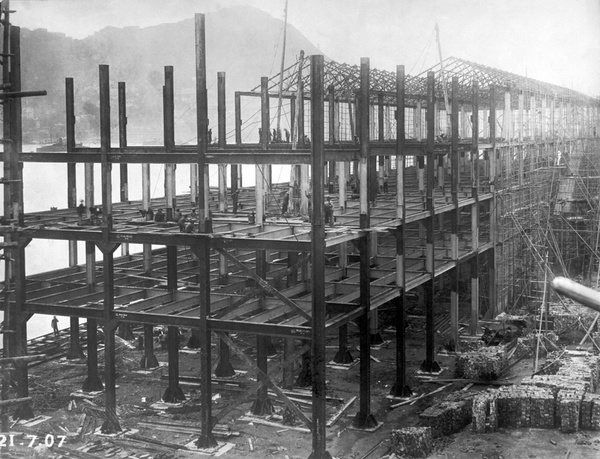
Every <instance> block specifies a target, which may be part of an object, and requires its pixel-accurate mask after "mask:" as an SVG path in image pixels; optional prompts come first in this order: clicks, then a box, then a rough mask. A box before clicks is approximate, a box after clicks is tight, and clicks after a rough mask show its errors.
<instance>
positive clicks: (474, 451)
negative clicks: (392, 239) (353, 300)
mask: <svg viewBox="0 0 600 459" xmlns="http://www.w3.org/2000/svg"><path fill="white" fill-rule="evenodd" d="M387 326H389V324H388V325H386V324H385V322H384V323H382V337H383V338H384V340H385V343H384V345H383V346H381V347H379V348H374V349H373V350H372V355H373V357H375V359H377V360H373V361H372V362H371V370H372V387H371V395H372V397H371V403H372V405H371V406H372V413H373V415H374V416H375V419H376V420H377V421H378V422H379V428H378V429H377V430H375V431H373V432H365V431H358V430H353V429H352V420H353V417H354V415H355V414H356V412H357V409H358V399H357V400H356V401H355V402H354V403H353V405H351V406H350V408H349V409H348V410H347V411H346V412H345V414H344V415H343V416H342V417H341V418H340V419H339V420H338V421H337V422H336V423H335V424H334V425H333V426H332V427H330V428H328V429H327V444H328V451H329V452H330V453H331V455H332V456H333V457H337V458H340V459H342V458H343V459H350V458H352V459H359V458H360V459H362V458H369V459H371V458H382V457H390V442H389V437H390V432H391V430H392V429H397V428H401V427H407V426H415V425H418V422H419V418H418V415H419V413H421V412H422V411H423V410H425V409H426V408H427V407H428V406H430V405H431V404H433V403H434V402H435V401H436V400H438V399H439V398H440V397H442V396H443V395H445V394H446V393H448V392H450V391H457V390H461V389H462V388H463V387H464V386H465V385H466V384H465V383H464V382H462V381H461V382H456V383H454V384H453V385H452V386H451V387H449V388H447V389H445V390H444V391H441V392H439V393H437V394H436V395H435V396H431V397H428V398H423V399H421V400H419V401H417V402H416V403H415V404H414V405H404V406H401V407H398V408H396V409H390V404H391V403H392V401H391V400H390V399H388V398H387V397H386V396H387V395H388V393H389V391H390V387H391V384H393V381H394V375H395V341H394V337H395V334H394V331H393V330H392V329H390V328H385V327H387ZM407 331H408V342H407V345H408V352H407V365H408V368H409V371H408V385H409V387H410V388H411V389H412V390H413V392H414V393H416V394H422V393H426V392H431V391H432V390H435V389H438V388H440V387H441V384H440V383H437V384H436V383H431V382H423V381H421V380H419V379H417V378H416V371H417V370H418V368H419V365H420V363H421V362H422V360H423V358H424V352H425V349H424V324H423V321H422V320H418V319H417V320H411V321H409V327H408V328H407ZM349 338H350V344H351V349H352V350H353V352H352V353H353V356H354V357H355V358H356V357H358V351H357V346H358V328H357V327H356V326H355V325H354V324H351V325H350V326H349ZM234 339H235V340H236V341H237V342H238V343H240V344H241V345H242V346H243V347H244V346H245V347H246V352H247V353H248V354H249V355H251V357H252V353H253V351H254V349H253V346H252V343H254V339H253V337H252V336H249V335H248V336H245V335H237V336H235V338H234ZM445 341H446V338H445V337H444V336H443V335H442V334H441V333H440V334H438V335H437V336H436V343H437V344H438V346H439V350H440V352H439V353H438V354H437V356H436V360H437V362H438V363H439V364H440V366H441V367H442V368H445V370H444V372H443V373H442V374H441V375H440V376H439V378H452V377H453V365H454V355H453V354H451V353H445V352H442V351H443V349H442V345H443V343H444V342H445ZM336 342H337V337H336V336H331V337H330V339H329V340H328V343H327V344H328V359H329V360H330V359H332V358H333V356H334V354H335V352H336V349H335V345H336ZM275 345H276V347H277V349H278V350H281V349H282V348H283V343H282V342H279V341H277V340H275ZM131 347H132V348H133V347H134V346H133V342H132V344H131ZM215 351H216V349H215ZM156 354H157V357H158V360H159V361H160V362H166V361H167V355H166V352H165V351H157V353H156ZM213 354H216V352H214V353H213ZM141 356H142V351H139V350H137V349H135V348H133V349H126V348H123V349H122V350H121V351H120V352H119V358H118V367H117V369H118V374H119V377H118V380H117V384H118V389H117V400H118V406H119V408H118V416H119V421H120V423H121V427H122V428H123V429H125V430H127V429H129V433H131V432H132V431H131V429H138V431H137V432H135V435H137V436H138V439H132V438H131V437H127V436H124V437H123V436H120V437H107V436H100V435H92V434H91V433H87V434H86V435H83V436H81V435H78V433H77V432H78V429H79V428H80V427H81V426H82V424H84V422H83V421H84V418H85V416H86V415H85V414H84V407H86V406H87V405H89V406H91V404H90V402H91V403H95V404H97V405H98V406H103V394H99V395H98V396H97V397H95V398H92V399H90V400H89V401H88V402H86V401H84V400H82V399H81V398H77V399H76V401H75V404H73V403H71V400H72V397H71V396H70V394H71V393H73V392H76V391H78V390H79V389H80V388H81V386H82V383H83V381H84V379H85V374H86V365H85V362H83V361H82V362H66V361H64V359H63V360H52V361H48V362H45V363H43V364H42V365H39V366H37V367H35V368H32V369H31V371H30V381H31V382H30V392H31V395H32V396H33V398H34V412H35V415H36V416H37V415H42V416H49V417H50V418H49V419H47V420H44V421H43V422H41V423H39V424H36V425H34V426H30V427H27V426H24V425H21V424H16V425H14V426H12V427H11V429H10V432H11V433H13V434H14V435H15V437H14V438H15V439H16V440H15V441H14V443H15V446H14V447H12V448H2V452H3V455H2V457H61V456H66V455H67V453H69V456H70V457H84V458H93V457H120V458H125V457H129V458H139V459H142V458H150V457H152V458H160V459H166V458H188V457H189V458H191V457H200V455H199V453H197V452H190V451H184V450H182V449H176V448H177V446H178V445H179V446H182V445H185V444H188V443H190V442H191V441H193V440H194V439H195V438H197V435H196V434H195V433H193V431H189V430H188V431H185V429H184V431H182V432H173V431H171V430H166V428H162V427H161V425H160V424H156V423H163V424H162V425H167V426H171V427H172V426H175V425H187V426H199V420H200V412H199V406H198V404H197V403H194V401H197V399H198V392H197V390H198V386H197V385H188V384H186V383H185V382H184V381H182V384H181V386H182V388H183V390H184V392H185V394H186V397H187V401H186V402H185V403H184V404H182V405H179V406H170V407H168V409H165V406H158V407H157V405H155V403H156V402H157V401H159V400H160V398H161V396H162V394H163V393H164V390H165V388H166V387H167V380H166V379H165V378H166V376H167V374H168V371H167V367H166V366H161V367H160V368H158V369H156V370H154V371H150V372H148V374H141V373H138V372H137V371H138V370H139V361H140V359H141ZM278 358H280V357H277V356H276V357H274V360H277V359H278ZM101 363H102V359H101ZM232 363H233V365H234V367H235V368H236V369H240V370H241V369H244V367H243V365H242V363H241V361H240V360H239V359H237V358H236V356H235V355H233V357H232ZM532 366H533V363H532V360H531V359H529V358H528V359H525V360H523V361H521V362H520V363H519V364H518V365H516V366H515V367H514V368H513V369H512V373H511V375H510V378H512V379H511V381H514V382H518V381H519V379H520V378H522V377H524V376H527V375H531V373H532V372H533V369H532ZM198 368H199V356H198V355H197V354H195V353H189V352H185V351H182V352H181V353H180V374H181V376H182V379H183V377H184V376H189V377H198V374H199V371H198ZM161 376H162V378H161ZM327 378H328V380H327V387H328V394H327V395H328V396H330V397H333V398H336V399H342V400H343V401H347V400H349V399H350V398H351V397H353V396H355V395H358V380H359V365H357V364H356V365H354V366H352V367H351V368H349V369H344V370H342V369H329V370H328V373H327ZM234 380H235V383H236V384H238V385H240V386H242V387H243V385H244V383H250V382H251V378H250V377H249V376H247V375H240V376H238V377H236V378H234ZM276 381H277V379H276ZM489 387H490V386H487V385H475V386H473V387H472V388H471V390H485V389H487V388H489ZM235 390H237V392H236V391H235ZM239 390H240V389H239V387H238V386H237V385H236V386H234V390H223V389H219V388H217V387H213V396H214V399H215V400H214V403H213V414H215V413H218V412H219V411H220V410H221V409H222V408H223V407H224V406H225V405H226V404H227V402H228V400H230V399H231V398H232V397H234V396H235V395H236V394H237V393H239ZM251 402H252V399H250V400H249V401H247V402H246V403H243V404H240V405H239V406H238V407H236V408H235V410H234V411H233V412H232V413H230V415H229V416H227V417H226V418H225V422H224V424H227V426H228V427H229V428H230V429H231V430H232V431H234V432H236V433H239V436H231V437H229V438H227V439H219V442H220V444H223V443H224V442H228V443H231V444H232V445H233V446H230V448H231V449H229V450H228V451H226V452H224V453H223V454H222V455H221V456H220V457H225V458H242V457H244V458H265V457H268V458H270V457H273V458H281V459H284V458H288V459H292V458H298V459H300V458H307V457H308V456H309V454H310V451H311V442H312V437H311V435H310V433H304V432H299V431H294V430H288V429H287V428H286V427H285V426H276V427H272V426H266V425H260V424H257V423H253V422H248V421H243V420H241V419H240V418H242V417H243V416H245V415H246V414H248V413H249V410H250V406H251ZM273 404H274V406H275V410H276V411H277V412H279V413H281V412H282V410H283V408H282V407H283V405H282V404H281V403H279V402H278V401H277V400H276V398H275V397H273ZM341 404H342V403H341V402H339V401H338V402H337V403H333V402H332V403H331V404H329V405H328V416H329V415H330V414H333V413H334V412H335V411H336V410H337V409H338V408H339V406H340V405H341ZM301 406H302V407H303V408H304V409H305V412H306V413H307V414H308V415H309V416H310V408H309V405H308V403H305V404H302V405H301ZM88 411H89V410H88ZM274 421H275V422H277V423H279V424H281V423H282V421H281V419H277V418H276V419H274ZM140 423H146V424H143V425H141V424H140ZM148 423H150V424H148ZM152 423H154V424H152ZM100 424H101V420H99V421H97V424H96V427H99V426H100ZM298 425H300V424H298ZM88 427H89V426H88ZM21 434H25V435H27V434H37V435H38V437H39V439H40V441H39V442H38V443H42V445H40V446H38V447H37V448H33V446H32V447H29V446H28V445H27V444H28V443H29V442H30V440H31V437H27V436H26V437H22V436H21ZM59 435H64V436H65V437H66V438H65V439H64V442H63V445H61V447H58V446H57V445H56V443H58V440H59V438H58V436H59ZM47 436H49V437H47ZM134 438H135V437H134ZM139 438H143V439H144V440H142V441H139ZM42 439H44V440H46V439H50V440H54V442H55V446H54V447H53V448H51V449H47V448H45V447H44V446H43V443H44V442H43V441H42ZM0 441H1V437H0ZM153 442H162V443H163V445H159V444H156V443H153ZM20 443H25V444H26V445H24V446H20ZM164 444H167V446H165V445H164ZM78 448H80V450H79V451H77V449H78ZM391 457H393V456H391ZM430 457H432V458H436V459H437V458H439V459H441V458H467V459H468V458H507V459H508V458H555V457H556V458H565V457H570V458H596V457H600V433H597V432H589V431H585V432H579V433H576V434H563V433H561V432H560V431H559V430H558V429H555V430H540V429H521V430H500V431H498V432H496V433H493V434H484V435H481V434H479V435H476V434H473V433H472V432H471V431H470V428H469V426H467V427H466V428H465V429H464V430H463V431H462V432H460V433H458V434H455V435H451V436H448V437H443V438H441V439H438V440H436V450H435V452H434V454H433V455H431V456H430Z"/></svg>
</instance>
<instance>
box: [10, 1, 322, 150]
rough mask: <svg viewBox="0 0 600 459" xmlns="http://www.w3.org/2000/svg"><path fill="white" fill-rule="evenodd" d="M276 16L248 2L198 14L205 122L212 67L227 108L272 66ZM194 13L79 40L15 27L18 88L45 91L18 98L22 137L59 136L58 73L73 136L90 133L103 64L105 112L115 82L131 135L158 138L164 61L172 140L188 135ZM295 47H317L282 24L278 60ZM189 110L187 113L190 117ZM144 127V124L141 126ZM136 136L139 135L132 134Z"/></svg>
mask: <svg viewBox="0 0 600 459" xmlns="http://www.w3.org/2000/svg"><path fill="white" fill-rule="evenodd" d="M282 30H283V21H281V20H279V19H276V18H273V17H272V16H270V15H269V14H268V13H265V12H263V11H262V10H259V9H257V8H253V7H250V6H243V7H229V8H224V9H221V10H219V11H216V12H209V13H206V52H207V86H208V88H209V89H208V93H209V94H208V96H209V118H211V119H212V121H214V122H211V123H210V124H211V125H216V81H217V72H218V71H225V72H226V75H227V76H226V79H227V81H226V87H227V90H228V96H227V101H228V104H227V105H228V113H230V114H232V113H233V92H234V91H246V90H249V89H250V88H252V87H255V86H257V85H258V84H259V83H260V78H261V77H262V76H269V77H270V76H273V75H276V74H277V73H279V68H280V62H281V42H282V36H281V35H282ZM194 37H195V34H194V18H188V19H184V20H183V21H178V22H173V23H165V24H160V25H153V26H146V27H138V26H128V27H124V28H120V27H112V26H109V27H106V28H103V29H102V30H99V31H97V32H95V33H93V34H92V35H90V36H88V37H85V38H83V39H75V38H71V37H69V36H68V35H66V34H63V33H56V32H49V31H48V30H46V29H35V30H28V29H22V30H21V49H22V51H21V52H22V59H21V60H22V75H23V82H22V87H23V88H24V90H34V89H45V90H46V91H47V92H48V96H46V97H43V98H35V99H28V100H26V101H24V104H23V107H24V129H23V131H24V134H25V137H26V139H25V140H26V141H44V140H46V138H49V139H55V138H57V137H62V136H64V120H65V115H64V113H65V102H64V100H65V95H64V87H65V78H66V77H72V78H73V79H74V87H75V111H76V116H77V117H78V118H77V126H76V131H77V135H78V141H79V140H84V141H85V140H86V138H94V137H95V136H96V135H97V134H95V132H97V129H98V113H97V111H98V65H100V64H108V65H109V66H110V79H111V112H112V113H111V115H112V119H113V120H115V121H113V124H115V123H116V119H117V114H116V113H117V112H116V109H117V99H116V97H117V82H118V81H124V82H125V83H126V88H127V110H128V127H129V131H130V133H131V134H130V138H131V140H132V142H130V143H132V144H133V143H137V142H140V141H143V140H148V139H145V137H148V136H151V137H152V138H153V139H157V138H162V85H163V83H164V66H167V65H172V66H173V68H174V79H175V93H176V108H175V110H176V112H175V119H176V120H177V119H179V120H178V126H176V128H178V130H179V132H178V133H177V132H176V134H177V135H178V137H179V139H178V141H179V140H181V139H184V138H185V139H186V140H187V139H189V137H190V135H192V132H193V133H194V135H195V110H191V109H190V107H191V106H192V105H195V92H194V91H195V43H194V40H195V38H194ZM300 50H304V51H305V53H306V54H320V51H319V50H318V49H317V48H316V47H315V46H314V45H313V44H312V43H311V42H310V41H309V40H308V39H307V38H306V37H304V36H303V35H302V33H301V32H299V31H298V30H297V29H296V28H295V27H293V26H290V25H288V31H287V45H286V66H289V65H290V64H291V63H292V62H293V60H294V59H297V55H298V54H299V52H300ZM190 112H191V116H190ZM144 131H152V132H151V133H147V132H144ZM138 137H139V138H138Z"/></svg>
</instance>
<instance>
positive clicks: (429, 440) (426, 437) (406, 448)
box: [391, 427, 433, 457]
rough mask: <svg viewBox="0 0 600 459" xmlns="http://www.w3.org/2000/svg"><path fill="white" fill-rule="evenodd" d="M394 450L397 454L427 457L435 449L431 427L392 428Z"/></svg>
mask: <svg viewBox="0 0 600 459" xmlns="http://www.w3.org/2000/svg"><path fill="white" fill-rule="evenodd" d="M391 440H392V442H391V443H392V452H393V453H394V454H396V455H397V456H409V457H427V456H429V455H430V454H431V452H432V451H433V437H432V435H431V429H430V428H429V427H404V428H402V429H398V430H392V437H391Z"/></svg>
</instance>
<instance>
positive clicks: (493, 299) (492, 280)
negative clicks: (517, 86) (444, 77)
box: [488, 85, 546, 317]
mask: <svg viewBox="0 0 600 459" xmlns="http://www.w3.org/2000/svg"><path fill="white" fill-rule="evenodd" d="M545 101H546V99H545V98H543V99H542V116H541V120H542V126H541V134H542V138H544V127H543V126H544V117H545V116H546V108H545ZM490 142H491V144H492V148H491V150H490V152H489V155H490V193H492V195H493V197H492V200H491V201H490V241H491V242H492V248H491V250H490V251H489V252H488V260H489V262H488V266H489V272H488V274H489V275H488V278H489V285H488V292H489V298H490V308H491V312H492V313H493V315H494V317H495V316H496V314H497V313H499V312H500V310H499V309H498V307H497V304H496V303H497V294H496V272H497V269H496V268H497V264H498V260H497V257H496V246H497V244H498V231H497V228H496V225H497V217H496V198H497V196H496V179H497V175H498V171H497V153H496V87H495V86H494V85H492V86H491V87H490Z"/></svg>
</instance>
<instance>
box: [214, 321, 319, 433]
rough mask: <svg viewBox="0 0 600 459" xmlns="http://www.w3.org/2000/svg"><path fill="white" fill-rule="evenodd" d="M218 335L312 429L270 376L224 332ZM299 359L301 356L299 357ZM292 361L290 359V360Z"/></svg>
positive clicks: (303, 415)
mask: <svg viewBox="0 0 600 459" xmlns="http://www.w3.org/2000/svg"><path fill="white" fill-rule="evenodd" d="M217 334H218V335H219V338H221V339H222V340H223V341H225V342H226V343H227V345H228V346H229V347H230V348H231V349H233V351H234V352H235V353H236V354H237V355H238V356H239V357H240V358H241V359H242V361H244V363H245V364H246V365H247V366H248V367H249V368H252V369H254V370H256V373H257V374H258V376H259V377H260V379H261V380H262V381H261V385H262V384H266V385H267V386H268V387H270V388H271V389H273V391H274V392H275V393H276V394H277V395H278V396H279V398H280V400H281V401H282V402H283V403H285V405H286V406H287V407H288V408H289V409H290V410H291V411H292V412H293V413H294V414H295V415H296V416H298V417H299V418H300V419H302V421H303V422H304V423H305V424H306V425H307V426H308V427H309V428H310V429H312V421H311V420H310V419H309V418H308V417H307V416H306V415H305V414H304V413H303V412H302V410H300V408H298V407H297V406H296V404H295V403H294V402H292V401H291V400H290V399H289V398H288V397H287V396H286V395H285V394H284V393H283V391H282V390H281V389H280V388H279V387H277V386H276V385H275V383H274V382H273V380H272V379H271V378H270V377H269V375H268V374H266V373H265V372H264V371H262V370H261V369H260V368H257V367H256V366H255V365H254V364H253V363H252V362H251V361H250V359H249V358H248V356H247V355H246V354H244V352H243V351H242V350H241V349H240V348H239V347H238V346H237V345H236V344H235V343H234V342H233V340H232V339H231V338H230V337H229V336H227V335H226V334H225V333H223V332H217ZM298 357H299V356H298ZM288 360H290V359H288Z"/></svg>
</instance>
